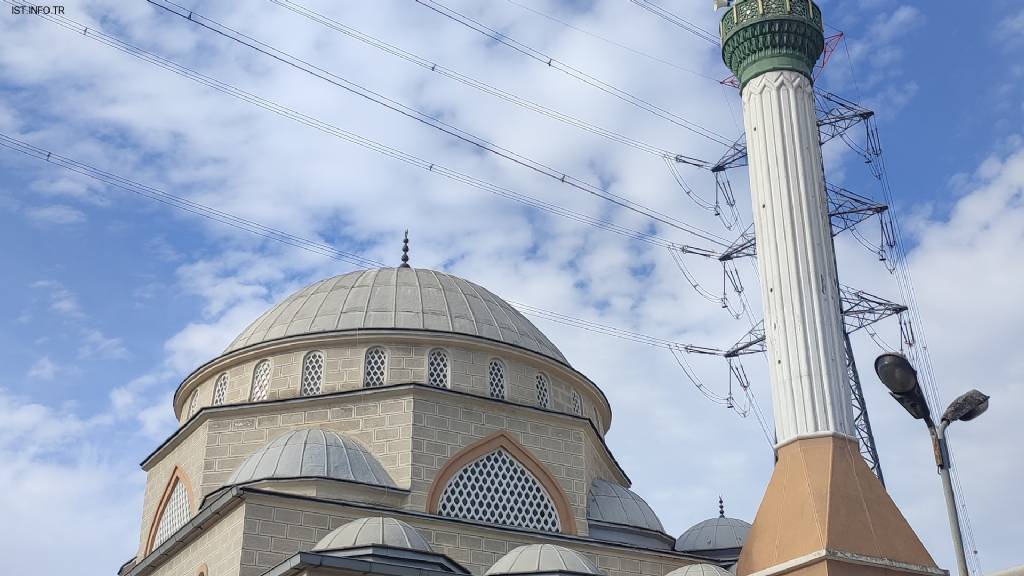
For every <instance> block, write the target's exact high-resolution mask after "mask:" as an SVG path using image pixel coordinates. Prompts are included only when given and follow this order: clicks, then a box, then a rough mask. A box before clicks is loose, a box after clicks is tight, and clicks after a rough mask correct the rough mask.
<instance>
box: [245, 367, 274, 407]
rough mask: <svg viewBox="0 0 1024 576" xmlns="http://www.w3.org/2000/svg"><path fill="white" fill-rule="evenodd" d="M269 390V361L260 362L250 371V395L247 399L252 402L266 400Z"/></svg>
mask: <svg viewBox="0 0 1024 576" xmlns="http://www.w3.org/2000/svg"><path fill="white" fill-rule="evenodd" d="M269 388H270V360H260V361H259V363H258V364H256V369H255V370H253V371H252V393H251V395H250V397H249V399H250V400H252V401H253V402H259V401H261V400H266V399H267V390H268V389H269Z"/></svg>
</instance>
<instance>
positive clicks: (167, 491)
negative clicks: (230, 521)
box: [143, 465, 196, 556]
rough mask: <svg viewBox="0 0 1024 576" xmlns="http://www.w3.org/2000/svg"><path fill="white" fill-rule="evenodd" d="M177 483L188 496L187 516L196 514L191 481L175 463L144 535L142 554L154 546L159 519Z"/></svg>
mask: <svg viewBox="0 0 1024 576" xmlns="http://www.w3.org/2000/svg"><path fill="white" fill-rule="evenodd" d="M179 483H180V484H181V485H182V486H183V487H184V488H185V494H186V495H187V496H188V511H189V517H192V516H195V514H196V496H195V492H194V491H193V490H192V481H191V480H189V477H188V474H186V473H185V471H184V470H182V469H181V466H177V465H175V467H174V470H172V471H171V478H170V480H168V481H167V486H166V487H165V488H164V493H163V496H161V497H160V502H159V503H158V504H157V506H156V513H155V514H153V520H152V521H151V522H150V524H149V535H148V536H147V537H146V551H145V552H144V553H143V556H146V555H148V554H149V553H150V552H152V551H153V548H156V545H155V543H156V535H157V531H158V530H159V528H160V520H162V519H163V517H164V512H166V511H167V504H168V503H170V501H171V495H172V494H173V493H174V489H175V488H176V487H177V486H178V484H179Z"/></svg>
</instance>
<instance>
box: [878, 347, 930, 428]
mask: <svg viewBox="0 0 1024 576" xmlns="http://www.w3.org/2000/svg"><path fill="white" fill-rule="evenodd" d="M875 373H876V374H878V379H879V380H881V381H882V384H885V387H886V388H888V389H889V394H890V395H892V397H893V398H895V399H896V400H897V401H898V402H899V403H900V404H902V405H903V408H905V409H906V410H907V412H909V413H910V415H911V416H913V417H914V418H917V419H918V420H922V419H927V418H928V417H929V416H930V415H931V413H930V411H929V410H928V401H927V400H925V398H924V392H922V391H921V385H920V384H919V383H918V381H917V370H914V367H913V366H911V365H910V361H909V360H907V357H906V356H904V355H902V354H896V353H894V352H893V353H889V354H882V355H881V356H879V357H878V358H876V359H875Z"/></svg>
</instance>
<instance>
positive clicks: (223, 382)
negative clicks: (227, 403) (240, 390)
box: [213, 374, 228, 406]
mask: <svg viewBox="0 0 1024 576" xmlns="http://www.w3.org/2000/svg"><path fill="white" fill-rule="evenodd" d="M227 396H228V375H227V374H221V375H220V376H218V377H217V383H216V384H214V385H213V405H214V406H220V405H221V404H223V403H224V400H225V399H226V398H227Z"/></svg>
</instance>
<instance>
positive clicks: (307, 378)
mask: <svg viewBox="0 0 1024 576" xmlns="http://www.w3.org/2000/svg"><path fill="white" fill-rule="evenodd" d="M323 383H324V353H323V352H321V351H319V350H314V351H312V352H310V353H308V354H306V357H305V358H304V359H303V360H302V387H301V389H300V390H299V393H300V394H302V395H303V396H315V395H317V394H319V393H320V390H321V389H322V388H323Z"/></svg>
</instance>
